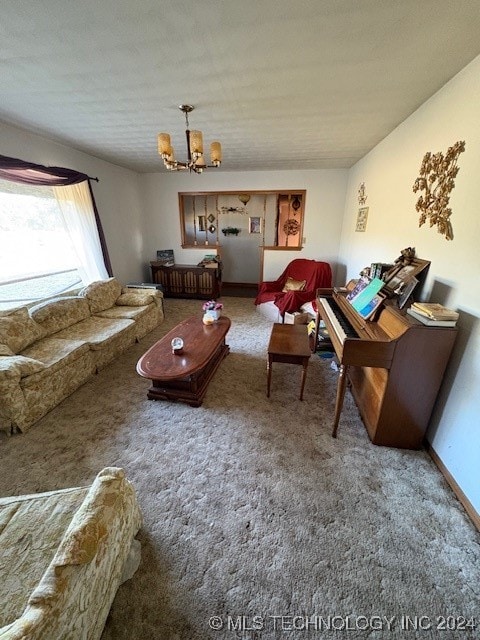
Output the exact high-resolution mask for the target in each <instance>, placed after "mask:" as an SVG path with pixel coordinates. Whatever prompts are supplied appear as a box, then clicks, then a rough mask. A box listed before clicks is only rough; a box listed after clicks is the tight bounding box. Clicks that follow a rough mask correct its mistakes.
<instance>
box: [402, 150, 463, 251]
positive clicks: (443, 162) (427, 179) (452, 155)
mask: <svg viewBox="0 0 480 640" xmlns="http://www.w3.org/2000/svg"><path fill="white" fill-rule="evenodd" d="M463 151H465V141H460V142H456V143H455V144H454V145H453V147H449V149H448V151H447V153H446V154H445V155H443V153H442V152H441V151H439V152H438V153H433V154H432V153H430V152H428V153H426V154H425V156H424V158H423V162H422V166H421V167H420V175H419V177H418V178H417V179H416V180H415V183H414V185H413V192H414V193H417V191H423V194H422V195H421V196H420V197H419V198H418V200H417V203H416V205H415V209H416V210H417V211H419V212H420V218H419V221H418V226H419V227H421V226H422V225H423V224H425V222H426V221H427V219H428V221H429V222H430V226H431V227H433V226H435V225H436V226H437V231H438V233H441V234H442V235H444V236H445V239H446V240H453V229H452V223H451V222H450V216H451V215H452V210H451V209H450V208H449V207H448V203H449V201H450V193H451V192H452V190H453V188H454V187H455V180H454V178H456V177H457V174H458V172H459V170H460V168H459V167H458V166H457V160H458V156H459V155H460V154H461V153H462V152H463Z"/></svg>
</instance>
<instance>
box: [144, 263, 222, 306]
mask: <svg viewBox="0 0 480 640" xmlns="http://www.w3.org/2000/svg"><path fill="white" fill-rule="evenodd" d="M150 268H151V270H152V281H153V282H154V283H155V284H161V285H162V287H163V295H164V296H165V297H167V298H200V299H205V300H215V299H216V298H218V297H219V296H220V295H221V282H222V272H221V267H220V266H219V267H218V268H210V267H197V266H196V265H190V264H176V265H174V266H173V267H166V266H165V265H163V264H160V263H158V262H155V261H153V262H150Z"/></svg>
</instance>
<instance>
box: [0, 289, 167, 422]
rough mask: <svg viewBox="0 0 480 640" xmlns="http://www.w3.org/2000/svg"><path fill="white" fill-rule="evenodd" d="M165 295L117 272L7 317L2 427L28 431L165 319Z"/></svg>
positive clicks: (1, 342) (0, 383) (2, 328)
mask: <svg viewBox="0 0 480 640" xmlns="http://www.w3.org/2000/svg"><path fill="white" fill-rule="evenodd" d="M162 297H163V294H162V293H161V292H160V291H157V290H155V289H131V288H122V286H121V284H120V283H119V282H118V281H117V280H116V279H115V278H109V279H108V280H100V281H98V282H93V283H91V284H90V285H88V286H87V287H85V288H84V289H82V290H81V291H80V292H79V293H78V295H76V296H68V297H67V296H66V297H62V298H55V299H53V300H49V301H46V302H43V303H40V304H38V305H35V306H33V307H31V308H29V309H27V308H26V307H22V308H21V309H16V310H15V311H13V312H11V313H8V314H6V315H1V316H0V429H3V430H6V431H12V430H13V429H15V428H16V429H18V430H20V431H23V432H25V431H26V430H27V429H28V428H29V427H30V426H31V425H33V424H34V423H35V422H36V421H37V420H39V419H40V418H41V417H42V416H44V415H45V414H46V413H47V412H48V411H50V410H51V409H52V408H53V407H55V406H56V405H57V404H59V403H60V402H61V401H62V400H63V399H64V398H66V397H67V396H68V395H70V394H71V393H72V392H73V391H75V389H77V388H78V387H79V386H80V385H82V384H84V383H85V382H86V381H87V380H88V378H90V376H92V375H93V374H94V373H95V372H97V371H99V370H100V369H101V368H103V367H104V366H105V365H107V364H108V363H109V362H111V361H112V360H113V359H114V358H115V357H116V356H118V355H119V354H120V353H121V352H123V351H125V349H127V348H128V347H129V346H130V345H132V344H133V343H134V342H135V341H138V340H139V339H140V338H142V337H143V336H144V335H145V334H146V333H148V332H149V331H151V330H152V329H153V328H154V327H156V326H157V325H158V324H159V323H160V322H161V321H162V320H163V307H162Z"/></svg>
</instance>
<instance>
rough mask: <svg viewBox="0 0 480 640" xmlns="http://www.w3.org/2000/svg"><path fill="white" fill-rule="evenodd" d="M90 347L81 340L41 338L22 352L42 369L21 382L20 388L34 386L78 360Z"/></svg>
mask: <svg viewBox="0 0 480 640" xmlns="http://www.w3.org/2000/svg"><path fill="white" fill-rule="evenodd" d="M89 350H90V347H89V346H88V344H87V343H86V342H84V341H82V340H63V339H61V338H57V336H56V335H55V337H52V338H42V339H41V340H38V342H36V343H35V344H33V345H31V346H30V347H28V348H27V349H25V351H24V352H23V355H24V356H27V357H28V358H32V359H34V360H36V361H39V362H41V363H42V364H43V365H44V369H42V370H39V371H38V372H35V373H34V374H31V375H30V376H28V378H24V379H23V380H22V386H30V385H32V384H36V383H37V382H38V380H40V379H41V378H43V377H45V376H49V375H51V374H52V373H54V372H55V371H57V370H58V369H61V368H62V367H65V366H66V365H68V364H71V363H72V362H75V360H78V358H80V357H81V356H82V355H83V354H84V353H88V351H89Z"/></svg>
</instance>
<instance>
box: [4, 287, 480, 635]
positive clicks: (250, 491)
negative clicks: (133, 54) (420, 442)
mask: <svg viewBox="0 0 480 640" xmlns="http://www.w3.org/2000/svg"><path fill="white" fill-rule="evenodd" d="M223 302H224V304H225V313H226V315H229V316H230V317H231V319H232V328H231V331H230V333H229V335H228V342H229V344H230V347H231V353H230V355H229V356H228V357H227V358H226V359H225V360H224V361H223V363H222V364H221V366H220V369H219V370H218V372H217V374H216V376H215V378H214V379H213V381H212V382H211V384H210V387H209V389H208V392H207V396H206V399H205V401H204V404H203V406H202V407H200V408H197V409H194V408H191V407H189V406H185V405H182V404H173V403H163V402H153V401H148V400H147V398H146V391H147V388H148V386H149V383H148V381H147V380H144V379H142V378H140V377H139V376H138V375H137V374H136V372H135V364H136V362H137V360H138V358H139V357H140V356H141V355H142V353H143V352H144V351H145V350H146V349H147V348H148V347H149V346H150V345H151V344H152V343H153V342H154V341H155V340H157V339H158V338H160V337H161V336H162V335H163V334H164V333H166V332H167V331H168V330H169V329H170V328H172V327H173V326H174V325H175V324H176V323H177V322H178V321H180V320H181V319H183V318H184V317H187V316H190V315H192V314H194V313H201V311H200V309H201V302H200V301H191V300H189V301H175V300H166V302H165V306H166V313H167V317H166V320H165V322H164V323H163V324H162V325H161V326H160V327H159V328H158V329H157V330H156V331H154V332H153V333H151V334H149V335H148V336H147V337H146V338H144V339H143V340H142V342H141V343H140V344H138V345H135V346H134V347H132V348H131V349H130V350H129V351H128V352H127V353H126V354H124V355H123V356H122V357H121V358H119V359H118V360H117V361H115V362H114V363H113V364H112V365H111V366H109V367H107V368H106V369H104V370H103V371H102V372H100V374H98V375H97V376H95V378H94V379H92V380H91V381H90V382H88V383H87V384H86V385H84V386H83V387H82V388H81V389H79V390H78V391H77V392H75V393H74V394H73V395H72V396H70V397H69V398H67V399H66V400H65V401H64V402H63V403H62V404H61V405H60V406H59V407H57V408H56V409H54V410H53V411H52V412H51V413H50V414H49V415H48V416H46V417H45V418H43V419H42V420H41V421H40V422H39V423H38V424H37V425H36V426H34V427H33V428H32V429H31V430H30V431H29V432H28V433H27V434H25V435H15V436H12V437H11V438H6V437H1V438H0V451H1V453H0V455H1V472H0V494H1V495H9V494H21V493H31V492H37V491H46V490H50V489H55V488H60V487H68V486H75V485H84V484H87V483H88V482H90V481H91V480H93V478H94V476H95V475H96V473H97V472H98V471H99V470H100V469H101V468H102V467H104V466H108V465H118V466H121V467H123V468H125V470H126V472H127V475H128V477H129V478H130V479H131V480H132V481H133V483H134V485H135V487H136V489H137V492H138V497H139V501H140V504H141V506H142V510H143V513H144V518H145V523H144V527H143V529H142V531H141V534H140V539H141V542H142V548H143V555H142V564H141V566H140V569H139V571H138V572H137V574H136V575H135V576H134V577H133V579H131V580H130V581H128V582H127V583H125V584H124V585H123V586H122V587H121V588H120V589H119V591H118V594H117V597H116V599H115V602H114V604H113V607H112V610H111V615H110V617H109V620H108V622H107V626H106V629H105V632H104V634H103V639H104V640H123V639H125V640H127V639H128V640H134V639H139V640H144V639H145V640H147V639H148V640H151V639H154V638H155V639H162V640H205V639H210V638H211V639H217V640H223V639H224V638H225V639H230V638H231V639H237V638H248V639H259V638H266V639H276V638H278V639H282V640H285V639H292V640H300V639H302V638H315V639H322V640H323V639H324V638H342V637H345V638H368V639H371V638H388V639H390V638H399V639H400V638H401V639H403V638H416V637H418V638H422V639H425V638H462V639H463V638H465V639H467V638H474V637H478V629H477V630H476V631H472V630H471V629H469V628H468V627H467V628H466V629H465V630H456V631H448V630H446V631H443V630H440V629H437V625H440V626H441V625H442V618H437V617H438V616H448V615H451V616H455V617H457V616H463V617H465V618H467V619H468V618H470V617H472V616H476V617H477V619H478V617H479V614H480V611H479V607H478V605H479V589H480V587H479V585H480V580H479V578H480V562H479V558H480V546H479V536H478V533H477V532H476V531H475V529H474V527H473V525H472V524H471V523H470V521H469V520H468V518H467V517H466V515H465V513H464V511H463V509H462V507H461V506H460V505H459V503H458V502H457V501H456V499H455V498H454V496H453V494H452V493H451V491H450V489H449V488H448V486H447V485H446V483H445V481H444V480H443V478H442V476H441V475H440V474H439V472H438V471H437V469H436V467H435V466H434V465H433V463H432V462H431V460H430V459H429V457H428V455H427V454H426V453H425V452H423V451H419V452H412V451H402V450H395V449H386V448H380V447H375V446H373V445H372V444H371V443H370V442H369V440H368V437H367V435H366V432H365V429H364V427H363V425H362V422H361V420H360V418H359V416H358V413H357V410H356V407H355V405H354V403H353V400H352V399H351V397H350V395H349V394H348V393H347V397H346V402H345V409H344V413H343V416H342V420H341V424H340V429H339V436H338V439H337V440H333V439H332V438H331V437H330V431H331V421H332V413H333V403H334V397H335V385H336V376H337V374H336V373H335V372H334V371H333V370H332V369H331V367H330V361H329V360H324V359H321V358H319V357H318V356H314V357H312V358H311V363H310V366H309V371H308V377H307V384H306V388H305V400H304V401H303V402H300V401H299V400H298V391H299V382H300V368H299V367H295V366H292V365H281V364H276V365H274V367H275V368H274V373H273V382H272V395H271V398H270V399H269V400H268V399H267V398H266V396H265V388H266V364H265V363H266V347H267V343H268V337H269V332H270V327H271V325H270V323H268V322H266V321H265V320H263V319H262V318H261V317H260V316H259V315H258V313H256V311H255V308H254V306H253V303H252V300H250V299H241V298H233V297H231V298H225V299H224V300H223ZM215 616H218V617H215ZM242 616H243V618H242ZM282 616H283V617H282ZM295 616H296V617H295ZM315 616H316V617H315ZM405 616H409V617H410V618H411V619H412V620H413V622H412V625H413V626H414V624H415V622H414V617H415V616H427V617H428V618H423V619H422V620H420V621H419V622H418V621H417V626H418V624H419V625H420V626H423V627H424V628H425V627H428V626H430V628H426V629H424V630H421V631H420V630H418V631H412V630H410V631H407V630H405V629H404V628H403V627H405V626H406V619H405ZM384 617H385V618H384ZM387 620H388V621H387ZM450 624H453V623H452V622H450ZM454 624H455V625H456V626H457V627H458V626H462V622H461V618H460V619H459V621H457V620H456V619H455V621H454ZM215 626H216V627H218V629H213V628H212V627H215ZM328 626H330V630H329V629H328V628H326V627H328ZM59 640H60V639H59Z"/></svg>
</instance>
